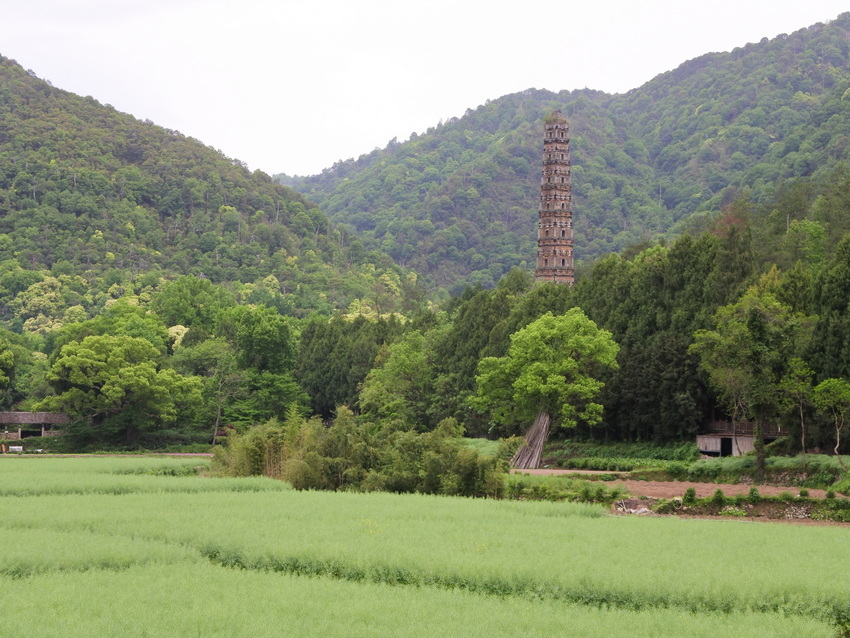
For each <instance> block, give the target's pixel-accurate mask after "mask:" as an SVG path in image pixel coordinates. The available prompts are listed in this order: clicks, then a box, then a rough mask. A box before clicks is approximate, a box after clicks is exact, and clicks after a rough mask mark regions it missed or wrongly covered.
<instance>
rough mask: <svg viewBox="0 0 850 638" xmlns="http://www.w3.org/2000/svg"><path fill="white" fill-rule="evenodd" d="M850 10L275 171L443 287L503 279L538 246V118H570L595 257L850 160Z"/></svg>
mask: <svg viewBox="0 0 850 638" xmlns="http://www.w3.org/2000/svg"><path fill="white" fill-rule="evenodd" d="M848 31H850V13H845V14H842V15H841V16H839V17H838V18H837V19H836V20H834V21H832V22H830V23H829V24H817V25H814V26H812V27H809V28H807V29H802V30H800V31H797V32H795V33H793V34H791V35H780V36H778V37H776V38H774V39H772V40H768V39H767V38H765V39H763V40H762V41H761V42H759V43H757V44H748V45H746V46H744V47H741V48H737V49H735V50H733V51H731V52H728V53H711V54H707V55H704V56H702V57H699V58H696V59H694V60H690V61H688V62H686V63H684V64H682V65H681V66H680V67H679V68H677V69H675V70H674V71H670V72H668V73H664V74H662V75H659V76H658V77H656V78H655V79H653V80H652V81H650V82H648V83H646V84H645V85H644V86H642V87H640V88H637V89H634V90H632V91H629V92H628V93H626V94H622V95H608V94H605V93H602V92H598V91H590V90H581V91H572V92H568V91H562V92H560V93H552V92H549V91H544V90H535V89H530V90H527V91H523V92H521V93H515V94H512V95H507V96H504V97H501V98H499V99H496V100H493V101H490V102H488V103H486V104H484V105H481V106H479V107H478V108H476V109H474V110H472V109H470V110H468V111H467V112H466V114H465V115H464V116H463V117H461V118H455V119H452V120H450V121H448V122H446V123H441V125H439V126H437V127H434V128H431V129H429V130H428V131H427V132H426V133H425V134H423V135H415V134H414V135H412V136H411V139H410V140H409V141H407V142H403V143H396V142H393V143H391V144H390V145H389V146H387V147H386V148H385V149H383V150H374V151H372V152H371V153H369V154H367V155H363V156H361V157H360V158H358V159H357V160H354V159H349V160H345V161H341V162H338V163H336V164H335V165H334V166H333V167H331V168H329V169H326V170H325V171H324V172H323V173H322V174H320V175H315V176H310V177H303V178H289V177H286V176H279V177H278V179H280V180H281V181H283V182H285V183H288V184H290V185H292V186H293V187H295V188H297V189H298V190H300V191H301V192H303V193H305V194H306V195H307V196H308V197H309V198H310V199H311V200H313V201H316V202H317V203H318V204H319V205H320V206H321V207H322V209H323V210H324V211H325V213H326V214H327V215H328V216H329V217H330V218H331V219H332V220H334V221H335V222H336V223H337V224H339V225H340V227H346V228H350V229H351V230H352V231H353V230H355V229H356V230H357V231H360V232H361V233H362V237H363V240H364V243H365V244H366V245H367V246H368V247H370V248H380V249H382V250H384V251H386V252H387V253H389V254H390V255H392V256H393V258H394V259H395V260H396V261H397V262H398V263H399V264H403V265H409V266H412V267H413V268H415V269H416V270H417V271H419V272H420V273H422V274H424V275H426V276H427V277H429V278H430V279H431V280H432V281H433V283H434V284H436V285H438V286H443V287H447V288H448V289H450V290H452V291H460V290H461V289H462V288H463V286H464V285H465V284H466V283H469V282H472V283H474V282H481V283H483V284H484V285H492V284H493V283H494V282H495V281H497V280H498V278H499V277H500V276H501V275H502V274H503V273H504V272H506V271H507V270H508V269H509V268H510V267H512V266H515V265H520V266H525V267H528V265H529V263H530V262H531V260H532V259H533V256H534V254H535V232H536V225H535V222H536V216H537V208H536V206H537V198H538V190H537V183H538V179H539V171H540V168H539V166H540V153H541V135H542V133H541V131H542V128H543V125H542V121H543V117H544V116H545V115H546V114H547V113H549V112H551V111H552V110H553V109H556V108H560V109H562V111H563V112H564V113H565V114H566V115H567V116H568V117H569V118H570V121H571V127H572V150H573V190H574V209H575V211H576V221H575V229H576V246H577V253H578V255H579V256H580V257H581V258H584V259H588V258H593V257H597V256H600V255H603V254H606V253H610V252H615V251H620V250H622V249H623V248H625V247H627V246H630V245H633V244H636V243H641V242H644V241H647V240H653V239H656V238H658V237H660V236H664V235H666V234H668V233H671V232H673V233H675V232H678V231H681V230H682V229H683V228H686V227H688V226H689V225H690V226H693V225H694V224H696V225H698V226H701V225H702V224H703V223H704V222H702V221H700V220H701V219H702V218H704V217H706V216H714V215H715V214H716V213H717V212H718V211H719V210H721V209H722V208H723V206H725V205H727V204H729V203H730V202H731V201H733V200H735V199H736V198H737V197H739V196H740V195H742V194H746V195H748V196H749V197H750V198H751V199H752V200H753V201H755V202H757V203H758V202H766V201H771V199H772V198H773V196H774V191H775V187H776V184H777V183H781V182H782V181H783V180H786V179H789V178H795V177H809V176H814V177H818V176H819V175H821V174H826V172H828V171H829V170H831V169H832V168H833V167H834V165H835V164H836V163H837V162H840V161H841V160H845V159H847V158H848V150H847V147H848V143H850V93H848V89H850V40H848V35H847V34H848Z"/></svg>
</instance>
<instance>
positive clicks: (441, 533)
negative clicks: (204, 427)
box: [0, 457, 850, 638]
mask: <svg viewBox="0 0 850 638" xmlns="http://www.w3.org/2000/svg"><path fill="white" fill-rule="evenodd" d="M203 463H204V462H203V461H198V460H197V459H167V458H82V459H50V458H28V457H13V458H11V457H4V458H0V495H2V497H0V541H1V542H2V544H3V548H4V551H3V552H2V553H0V587H2V588H3V594H4V601H5V602H6V605H5V613H4V617H3V620H2V623H0V635H10V636H12V635H14V636H17V635H26V636H63V637H67V636H94V635H96V636H163V635H170V636H243V635H250V636H279V635H282V634H292V635H299V636H300V635H305V636H323V637H324V636H376V635H380V636H411V635H428V636H481V635H487V636H516V635H519V634H521V635H531V636H544V635H545V636H552V635H581V636H670V635H687V636H794V637H795V638H796V637H798V636H837V635H842V633H841V632H842V631H846V629H847V628H846V624H845V623H846V622H847V619H848V617H850V570H847V569H846V566H847V565H850V542H848V540H850V529H848V528H846V527H840V526H824V527H815V526H789V525H778V524H760V523H751V522H745V521H735V520H730V521H719V522H718V521H703V520H684V519H675V518H627V517H613V516H608V515H607V513H606V510H605V509H603V508H601V507H595V506H589V505H578V504H572V503H548V502H517V501H492V500H473V499H462V498H448V497H431V496H416V495H413V496H411V495H407V496H403V495H393V494H384V493H368V494H354V493H329V492H298V491H295V490H292V489H290V488H289V487H288V486H287V485H286V484H284V483H281V482H277V481H273V480H270V479H218V478H207V477H204V476H198V475H195V473H194V468H195V467H196V466H198V465H200V464H203Z"/></svg>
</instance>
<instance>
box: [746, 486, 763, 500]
mask: <svg viewBox="0 0 850 638" xmlns="http://www.w3.org/2000/svg"><path fill="white" fill-rule="evenodd" d="M748 499H749V501H750V503H759V502H760V501H761V494H759V490H758V488H757V487H751V488H750V494H749V496H748Z"/></svg>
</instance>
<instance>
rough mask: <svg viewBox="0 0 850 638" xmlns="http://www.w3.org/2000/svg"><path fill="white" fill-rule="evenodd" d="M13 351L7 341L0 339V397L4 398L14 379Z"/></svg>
mask: <svg viewBox="0 0 850 638" xmlns="http://www.w3.org/2000/svg"><path fill="white" fill-rule="evenodd" d="M14 369H15V351H14V350H13V349H12V344H11V343H10V342H9V340H8V339H4V338H2V337H0V396H3V397H5V396H6V391H7V390H8V389H9V388H10V387H11V385H12V382H13V378H14V374H13V372H14Z"/></svg>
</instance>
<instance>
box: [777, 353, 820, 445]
mask: <svg viewBox="0 0 850 638" xmlns="http://www.w3.org/2000/svg"><path fill="white" fill-rule="evenodd" d="M813 376H814V372H812V369H811V368H810V367H809V366H808V365H807V364H806V362H805V361H803V360H802V359H800V358H799V357H794V358H793V359H791V360H790V361H789V362H788V372H787V373H786V374H785V376H784V377H782V380H781V381H780V382H779V389H780V391H781V392H782V393H783V395H784V398H785V402H786V406H785V409H786V410H787V411H788V412H791V413H792V414H793V415H794V416H796V417H799V420H800V450H801V452H802V453H803V455H804V456H805V454H806V413H805V409H806V405H807V404H808V403H809V400H810V396H811V392H812V377H813Z"/></svg>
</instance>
